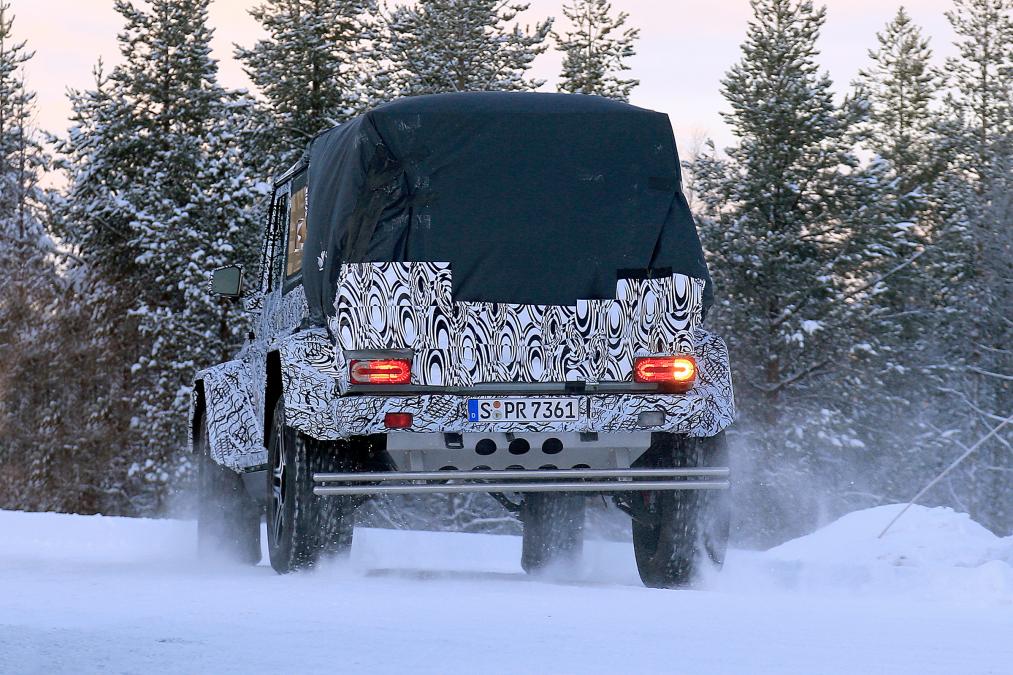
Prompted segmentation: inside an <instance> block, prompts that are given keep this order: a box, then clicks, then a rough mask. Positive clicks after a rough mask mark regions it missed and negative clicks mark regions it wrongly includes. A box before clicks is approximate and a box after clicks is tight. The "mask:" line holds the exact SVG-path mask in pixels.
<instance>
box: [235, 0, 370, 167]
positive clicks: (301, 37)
mask: <svg viewBox="0 0 1013 675" xmlns="http://www.w3.org/2000/svg"><path fill="white" fill-rule="evenodd" d="M375 11H376V2H375V0H267V1H266V2H265V3H264V4H262V5H259V6H258V7H256V8H254V9H252V10H250V15H251V16H253V18H254V19H256V20H257V22H258V23H260V25H261V26H262V27H263V29H264V31H265V32H266V33H267V35H268V37H267V38H265V39H262V40H259V41H258V42H257V43H256V44H255V45H254V46H253V47H252V48H249V49H246V48H243V47H237V48H236V52H235V55H236V58H237V59H239V60H240V61H242V62H243V64H244V70H245V71H246V74H247V75H248V76H249V77H250V79H251V80H252V81H253V83H254V84H255V85H257V88H258V89H259V91H260V93H261V94H262V95H263V97H264V104H263V107H262V110H260V111H259V113H260V115H259V118H258V119H257V122H258V124H257V138H256V140H257V144H256V147H257V149H259V150H261V151H262V152H260V153H258V154H259V155H260V156H261V157H262V158H263V161H262V162H261V163H260V167H259V168H262V169H263V170H266V171H284V170H285V169H287V168H288V166H289V165H290V164H292V163H293V162H295V161H296V160H297V159H298V158H299V156H300V155H301V154H302V152H303V150H305V148H306V145H307V144H308V143H309V141H310V139H312V138H313V136H315V135H316V134H317V133H319V132H320V131H322V130H324V129H326V128H328V127H331V126H334V125H335V124H338V123H339V122H342V121H344V120H345V119H347V118H348V117H350V116H352V115H354V114H356V113H359V112H361V111H362V109H363V107H364V104H365V102H366V93H365V87H366V85H367V78H368V77H369V76H370V74H371V73H370V69H368V68H365V67H364V66H367V65H368V64H369V63H371V59H372V58H374V56H373V55H372V53H371V50H370V46H371V42H370V38H371V37H373V33H372V31H373V27H372V26H371V23H372V22H371V18H370V14H371V13H373V12H375Z"/></svg>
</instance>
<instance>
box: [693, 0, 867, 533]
mask: <svg viewBox="0 0 1013 675" xmlns="http://www.w3.org/2000/svg"><path fill="white" fill-rule="evenodd" d="M751 5H752V8H753V18H752V20H751V21H750V23H749V28H748V33H747V37H746V41H745V43H744V44H743V46H742V59H741V60H740V61H739V62H738V63H737V64H735V65H734V66H733V67H732V68H731V70H730V71H729V72H728V74H727V76H726V77H725V79H724V80H723V82H722V86H723V94H724V96H725V99H726V100H727V101H728V103H729V104H730V106H731V112H729V113H727V114H725V119H726V120H727V122H728V124H729V125H730V126H731V128H732V130H733V131H734V133H735V135H736V136H737V138H738V143H737V145H736V146H735V147H732V148H729V149H728V150H727V155H728V156H727V158H720V157H718V156H717V155H716V154H715V152H714V151H713V146H711V151H710V152H709V153H706V154H704V155H702V156H701V157H699V158H698V159H697V160H696V161H695V162H693V163H691V165H690V166H689V168H690V170H691V172H692V176H693V180H694V186H693V188H694V190H695V191H696V198H697V199H698V200H699V201H700V202H701V203H702V204H703V210H702V213H701V214H699V215H700V216H702V217H701V218H700V219H699V226H700V230H701V235H702V238H703V241H704V244H705V247H706V249H707V251H708V260H709V267H710V270H711V274H712V275H713V277H714V280H715V287H716V288H717V297H718V300H717V302H716V304H715V307H714V309H713V311H712V317H710V321H711V322H712V323H713V324H714V329H715V330H716V331H717V332H718V333H720V334H722V335H724V337H725V338H726V339H727V340H728V342H729V346H730V350H731V354H732V367H733V369H734V375H735V380H736V383H737V390H738V392H739V393H738V395H737V396H736V401H737V403H738V404H739V410H740V423H739V426H738V429H739V430H740V433H744V435H745V437H746V442H745V443H743V447H744V452H746V453H748V455H749V456H751V458H752V460H753V461H755V462H756V473H757V476H756V477H755V480H754V481H752V484H753V485H755V486H757V487H756V488H755V490H754V492H753V493H752V494H743V495H742V498H743V499H745V500H747V501H748V502H750V508H748V509H747V511H751V512H753V513H754V514H755V515H756V516H758V517H757V521H759V522H758V523H756V522H754V523H753V525H761V524H764V523H766V524H775V526H779V527H781V528H783V529H782V530H781V532H780V533H779V534H786V533H790V532H793V531H794V532H797V531H798V530H799V529H801V528H805V527H811V526H813V525H814V524H815V521H816V520H817V519H818V517H819V515H818V511H819V509H820V508H821V507H823V506H826V505H824V504H820V503H818V502H817V500H816V497H815V495H818V494H820V491H819V490H818V489H814V488H815V487H816V486H817V485H819V484H820V483H821V482H822V483H824V484H825V483H826V482H831V483H836V482H837V481H840V480H843V476H844V475H846V474H847V473H848V464H849V458H850V457H851V456H852V455H854V454H855V453H859V452H861V445H862V442H861V440H860V438H859V436H858V435H857V434H856V433H855V430H854V429H852V428H851V425H850V424H849V420H851V419H852V418H853V416H854V415H853V410H854V407H855V406H856V405H860V402H859V401H857V400H856V399H857V395H856V394H857V393H858V392H861V391H862V390H861V387H862V386H863V384H864V383H863V382H862V381H861V362H862V359H863V353H864V352H866V351H868V350H871V349H874V346H873V345H870V344H867V343H865V341H864V340H861V339H860V338H858V337H857V335H858V334H859V331H856V330H855V329H856V327H858V326H860V325H861V324H862V322H864V321H866V320H867V316H866V313H865V308H864V305H863V303H864V302H865V301H866V300H867V298H868V296H869V292H870V287H869V286H868V285H867V280H866V279H865V278H864V276H863V273H862V269H863V267H864V266H865V265H866V264H867V261H866V259H865V253H864V251H863V249H862V248H860V247H858V246H856V244H855V239H856V235H855V232H856V223H858V222H860V220H861V218H862V216H863V214H862V209H861V205H862V204H863V203H864V202H865V201H866V197H867V196H868V191H867V190H866V189H865V186H864V181H863V180H862V179H861V177H860V176H858V175H857V174H856V172H855V171H854V168H855V167H856V166H857V164H858V162H857V160H856V158H855V157H854V155H853V154H852V152H851V148H850V146H851V143H850V140H849V135H850V131H851V128H852V126H853V125H854V123H855V122H856V120H857V119H858V118H859V116H860V115H859V113H860V106H856V105H852V104H851V103H850V102H848V103H846V104H845V105H843V106H842V105H841V104H839V103H838V102H836V101H835V100H834V97H833V93H832V90H831V81H830V78H829V77H828V76H827V75H826V74H821V73H820V72H819V69H818V66H817V64H816V62H815V57H816V54H817V49H816V39H817V37H818V35H819V31H820V27H821V26H822V24H823V22H824V19H825V11H824V9H822V8H820V9H816V8H814V7H813V4H812V2H810V1H808V0H803V1H796V0H753V1H752V3H751ZM856 387H857V389H856ZM760 486H774V489H771V488H765V487H760ZM835 491H836V492H837V493H838V494H840V491H837V490H832V491H831V492H835ZM789 495H790V497H789ZM778 496H780V497H781V498H782V499H778V498H777V497H778ZM779 508H780V511H778V509H779ZM757 536H760V535H759V533H757Z"/></svg>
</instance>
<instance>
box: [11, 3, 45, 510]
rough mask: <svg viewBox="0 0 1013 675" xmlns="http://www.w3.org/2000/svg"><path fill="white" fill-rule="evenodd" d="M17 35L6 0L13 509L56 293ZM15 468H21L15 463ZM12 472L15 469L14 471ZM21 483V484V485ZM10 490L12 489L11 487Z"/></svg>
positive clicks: (29, 468)
mask: <svg viewBox="0 0 1013 675" xmlns="http://www.w3.org/2000/svg"><path fill="white" fill-rule="evenodd" d="M32 56H33V54H32V52H30V51H28V50H27V49H26V46H25V43H24V42H22V41H18V40H17V39H16V38H15V37H14V17H13V16H12V14H11V9H10V4H9V3H7V2H3V1H0V269H3V273H2V274H0V359H2V362H3V364H4V367H3V368H2V369H0V489H3V490H4V492H5V498H4V499H3V503H4V505H6V506H7V507H17V506H19V504H18V500H19V498H22V496H23V495H24V493H25V491H26V490H27V489H30V487H29V486H27V485H26V483H28V482H30V481H29V477H30V476H33V475H35V474H36V472H35V471H34V468H35V467H36V465H37V464H38V463H39V461H40V458H38V457H37V456H36V455H33V453H32V451H33V450H35V449H36V439H37V438H38V437H39V433H40V431H41V430H40V429H36V428H34V427H35V426H36V424H37V423H38V422H39V418H40V415H39V412H40V411H39V408H40V406H42V405H45V401H44V400H40V398H39V397H37V396H34V395H33V394H35V393H37V392H36V390H35V389H34V387H33V382H32V381H31V380H19V379H17V376H18V375H20V374H22V372H23V370H24V368H23V366H24V365H25V364H26V363H30V362H31V361H32V360H33V357H34V356H35V355H36V354H37V352H38V347H40V345H37V344H36V343H35V338H36V336H37V335H38V334H39V333H40V332H41V331H40V323H41V322H42V319H43V316H44V314H45V308H46V306H47V305H48V304H50V303H51V302H52V301H53V299H54V298H55V297H56V293H55V289H54V287H53V284H54V280H55V277H56V275H55V270H53V268H52V265H51V264H50V261H48V260H47V259H46V255H45V248H46V242H45V236H44V231H43V228H42V223H41V222H40V219H39V215H40V202H41V196H42V195H41V192H40V190H39V187H38V180H39V175H40V170H41V169H42V167H43V166H44V164H45V155H44V154H43V152H42V148H41V146H40V144H39V142H38V139H37V137H36V134H35V132H34V130H33V128H32V121H31V117H32V113H33V109H34V99H35V94H34V93H33V92H31V91H29V90H28V89H27V88H26V86H25V79H24V78H25V72H24V68H25V64H26V63H27V62H28V61H29V60H30V59H31V58H32ZM14 467H18V468H17V469H14ZM10 472H13V474H14V475H11V473H10ZM19 481H20V483H21V484H20V485H19V484H18V483H19ZM8 490H9V492H8Z"/></svg>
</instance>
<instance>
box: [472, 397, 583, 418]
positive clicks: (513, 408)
mask: <svg viewBox="0 0 1013 675" xmlns="http://www.w3.org/2000/svg"><path fill="white" fill-rule="evenodd" d="M579 414H580V399H579V398H526V397H525V398H469V399H468V421H469V422H572V421H576V420H577V419H579Z"/></svg>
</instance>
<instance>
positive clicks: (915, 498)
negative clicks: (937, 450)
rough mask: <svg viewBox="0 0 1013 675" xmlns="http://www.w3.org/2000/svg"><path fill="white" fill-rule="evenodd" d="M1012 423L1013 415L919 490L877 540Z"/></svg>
mask: <svg viewBox="0 0 1013 675" xmlns="http://www.w3.org/2000/svg"><path fill="white" fill-rule="evenodd" d="M1011 421H1013V415H1010V416H1009V417H1007V418H1006V419H1004V420H1003V421H1002V422H1000V423H999V424H998V425H997V426H995V427H993V428H992V430H991V431H989V432H988V433H987V434H985V435H984V436H983V437H982V438H981V440H979V441H978V442H977V443H975V444H974V445H972V446H971V447H969V448H968V449H967V452H965V453H964V454H962V455H961V456H960V457H957V459H956V461H954V462H953V464H950V465H949V466H948V467H946V468H945V469H943V472H942V473H941V474H939V475H938V476H936V477H935V478H933V479H932V480H931V481H929V484H928V485H926V486H925V487H923V488H922V489H921V490H919V491H918V494H916V495H915V496H914V497H912V498H911V501H909V502H908V503H907V506H905V507H904V508H903V509H901V510H900V513H898V514H897V515H896V516H894V518H893V520H891V521H890V522H889V523H887V525H886V527H884V528H883V531H882V532H880V533H879V536H878V537H877V539H882V538H883V535H884V534H886V531H887V530H889V529H890V528H891V527H893V524H894V523H896V522H897V521H898V520H900V517H901V516H903V515H904V513H905V512H906V511H907V510H908V509H909V508H911V505H912V504H914V503H915V502H916V501H918V498H919V497H921V496H922V495H923V494H925V493H926V492H928V491H929V489H930V488H931V487H932V486H933V485H935V484H936V483H938V482H939V481H941V480H942V479H943V478H944V477H945V476H946V474H948V473H949V472H950V471H953V469H955V468H956V467H957V465H958V464H960V463H961V462H963V461H964V460H965V459H967V458H968V457H969V456H970V455H971V453H972V452H974V451H975V450H977V449H978V448H979V447H981V444H982V443H984V442H985V441H987V440H988V439H990V438H992V437H993V436H995V435H996V434H997V433H999V431H1000V430H1001V429H1002V428H1003V427H1004V426H1006V425H1007V424H1009V423H1010V422H1011Z"/></svg>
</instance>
